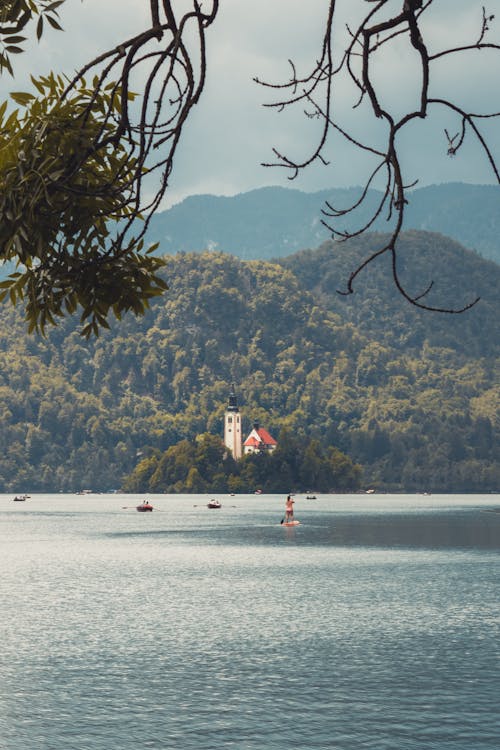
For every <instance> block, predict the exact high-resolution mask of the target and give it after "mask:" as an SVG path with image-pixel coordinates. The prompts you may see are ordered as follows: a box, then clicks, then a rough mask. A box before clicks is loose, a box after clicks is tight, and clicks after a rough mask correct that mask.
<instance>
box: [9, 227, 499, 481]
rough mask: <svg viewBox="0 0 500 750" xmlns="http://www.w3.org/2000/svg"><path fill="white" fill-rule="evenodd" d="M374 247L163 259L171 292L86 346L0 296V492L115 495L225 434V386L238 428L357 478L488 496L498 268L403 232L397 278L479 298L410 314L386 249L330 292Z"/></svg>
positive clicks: (495, 459)
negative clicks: (337, 460) (38, 326)
mask: <svg viewBox="0 0 500 750" xmlns="http://www.w3.org/2000/svg"><path fill="white" fill-rule="evenodd" d="M382 241H383V238H382V237H379V236H377V235H372V236H365V237H362V238H359V239H358V240H356V241H354V240H353V241H351V242H349V243H345V244H343V245H340V246H339V245H338V244H336V245H333V244H332V243H326V244H324V245H322V246H321V247H320V248H318V249H317V250H307V251H303V252H299V253H297V254H295V255H292V256H289V257H287V258H284V259H281V260H279V261H275V262H268V261H262V260H252V261H242V260H240V259H238V258H236V257H234V256H231V255H229V254H222V253H208V252H207V253H203V254H184V253H179V254H178V255H175V256H170V257H168V259H167V266H166V269H165V274H166V279H167V281H168V283H169V287H170V289H169V291H168V292H167V293H166V294H165V295H164V296H163V297H162V298H159V299H158V300H157V301H156V302H155V303H154V304H152V306H151V310H150V311H148V313H147V314H146V315H145V316H144V317H142V318H135V317H134V316H132V315H130V316H127V317H125V318H124V319H123V320H122V321H121V322H119V323H116V324H114V326H113V329H112V330H110V331H107V332H105V333H103V335H102V336H101V337H100V338H99V339H97V340H95V341H86V340H84V339H82V338H81V337H80V336H79V335H78V333H77V331H76V327H75V326H74V323H73V322H72V321H71V320H63V321H62V322H61V324H60V326H59V327H58V328H56V329H54V330H52V331H50V332H49V334H48V336H47V338H46V339H41V338H38V337H35V336H33V335H28V334H26V332H25V324H24V321H23V319H22V313H21V310H16V309H12V308H11V307H10V305H5V306H3V307H2V308H1V309H0V410H1V415H2V418H1V420H0V445H1V446H2V449H1V451H0V491H3V492H21V491H25V492H28V491H31V492H36V491H76V490H79V489H82V488H92V489H94V490H101V491H105V490H109V489H118V488H122V487H123V486H126V484H127V482H130V481H131V479H130V478H131V476H132V475H133V474H134V469H136V467H138V466H139V465H140V464H141V462H144V461H145V460H147V459H152V460H153V461H157V462H158V463H160V462H162V465H163V466H166V465H167V466H168V458H164V456H165V455H166V454H167V453H168V451H169V450H170V456H171V455H172V450H174V451H175V450H178V448H176V446H179V444H181V443H182V442H183V441H188V443H189V444H193V441H194V440H195V439H196V438H197V436H200V435H204V434H205V433H208V434H209V435H213V436H218V437H221V436H222V429H223V414H224V409H225V407H226V404H227V398H228V394H229V389H230V384H231V383H233V382H234V383H235V384H236V391H237V394H238V402H239V404H240V410H241V412H242V416H243V432H244V433H245V432H249V431H250V429H251V425H252V423H253V421H254V420H258V421H259V422H260V423H261V424H262V425H263V426H265V427H266V429H268V430H269V431H270V432H271V434H273V435H275V436H276V437H278V436H280V435H293V439H294V440H295V441H299V442H300V443H302V444H303V445H304V446H305V445H310V444H311V442H312V441H316V442H315V443H314V444H315V445H320V446H322V450H323V451H326V452H328V451H329V450H332V449H335V450H337V451H340V452H341V453H342V454H345V455H346V456H347V457H348V458H349V460H350V461H352V462H354V463H356V464H359V465H360V466H361V467H362V475H361V476H360V477H359V481H360V482H361V486H362V487H375V488H377V489H380V490H392V491H396V490H402V491H410V492H412V491H433V492H438V491H443V492H447V491H467V492H468V491H477V492H489V491H498V489H499V488H500V441H499V432H500V390H499V380H498V375H499V348H500V341H499V337H498V320H499V319H500V314H499V313H500V310H499V306H500V302H499V295H498V288H499V282H500V268H499V267H498V265H496V264H495V263H493V262H491V261H486V260H484V259H482V258H480V257H479V256H478V255H476V254H475V253H473V252H470V251H468V250H465V249H464V248H462V247H461V246H459V245H458V244H456V243H455V242H453V241H451V240H449V239H447V238H445V237H442V236H440V235H434V234H428V233H421V232H410V233H407V234H406V235H405V236H404V237H403V239H402V245H401V272H402V274H403V275H404V277H405V280H406V282H407V285H408V286H409V287H410V288H412V289H414V290H415V291H418V290H424V289H426V288H427V287H428V285H429V283H430V281H434V285H433V287H432V289H431V292H430V295H429V297H430V299H431V300H433V301H439V302H444V303H449V302H450V301H452V302H454V303H456V304H457V305H461V304H463V303H466V302H467V301H469V300H470V299H473V298H474V297H475V296H476V295H480V296H481V301H480V302H479V303H478V304H477V305H476V306H475V307H474V308H472V309H471V310H469V311H468V312H466V313H464V314H462V315H436V314H432V313H426V312H424V311H422V310H417V309H415V308H413V307H412V306H410V305H408V304H407V303H405V302H404V301H403V300H402V299H401V298H400V297H398V296H397V294H396V293H395V291H394V287H393V285H392V284H391V282H390V279H389V278H388V276H387V271H388V269H387V267H386V263H385V261H384V260H383V259H380V262H377V264H372V267H371V270H370V273H366V274H362V275H361V276H360V277H359V284H357V285H356V293H355V294H354V295H351V296H349V297H344V296H341V295H339V294H337V293H336V290H337V289H339V288H342V287H343V284H344V283H345V279H346V278H347V276H348V274H349V271H350V270H352V268H353V267H355V264H356V262H357V261H358V260H359V258H361V257H363V255H364V254H365V253H366V250H367V248H368V247H370V248H372V247H374V246H376V243H377V242H382ZM185 445H186V444H185V443H184V446H185ZM325 455H326V453H325ZM136 476H137V474H136ZM165 481H166V482H167V485H166V486H169V487H170V486H171V485H172V484H175V482H169V480H168V476H167V477H166V479H165ZM162 486H165V485H162ZM289 489H291V488H290V487H288V486H286V487H283V488H282V491H288V490H289ZM308 489H311V490H314V489H315V488H314V487H310V488H308Z"/></svg>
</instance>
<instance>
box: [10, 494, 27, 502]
mask: <svg viewBox="0 0 500 750" xmlns="http://www.w3.org/2000/svg"><path fill="white" fill-rule="evenodd" d="M28 497H29V495H16V496H15V497H14V498H13V500H14V502H15V503H24V501H25V500H27V499H28Z"/></svg>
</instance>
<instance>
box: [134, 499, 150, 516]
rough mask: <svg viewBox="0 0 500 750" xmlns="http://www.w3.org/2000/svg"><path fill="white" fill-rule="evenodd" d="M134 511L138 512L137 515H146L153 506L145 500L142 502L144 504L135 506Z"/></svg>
mask: <svg viewBox="0 0 500 750" xmlns="http://www.w3.org/2000/svg"><path fill="white" fill-rule="evenodd" d="M135 509H136V510H138V511H139V513H148V512H151V511H152V510H153V506H152V505H151V503H149V502H148V501H147V500H144V502H143V503H141V504H140V505H137V506H136V508H135Z"/></svg>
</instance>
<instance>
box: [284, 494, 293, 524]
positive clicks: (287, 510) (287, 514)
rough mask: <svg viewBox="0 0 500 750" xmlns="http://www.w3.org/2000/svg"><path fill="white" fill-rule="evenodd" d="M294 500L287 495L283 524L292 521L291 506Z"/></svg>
mask: <svg viewBox="0 0 500 750" xmlns="http://www.w3.org/2000/svg"><path fill="white" fill-rule="evenodd" d="M294 502H295V500H294V499H293V498H292V496H291V495H288V496H287V498H286V502H285V523H288V521H293V504H294Z"/></svg>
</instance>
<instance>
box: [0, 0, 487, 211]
mask: <svg viewBox="0 0 500 750" xmlns="http://www.w3.org/2000/svg"><path fill="white" fill-rule="evenodd" d="M207 1H208V0H207ZM183 2H186V0H177V5H181V4H182V3H183ZM485 2H486V3H488V5H487V11H488V13H492V14H496V16H497V18H496V19H494V21H492V23H491V35H490V40H491V41H496V42H499V41H500V0H482V2H476V1H475V0H435V3H434V6H433V8H434V10H433V14H432V16H430V15H429V16H428V18H429V20H428V22H427V23H426V24H425V26H424V31H425V34H426V37H425V38H426V39H429V40H430V42H431V45H432V48H433V49H436V50H438V49H442V48H444V47H445V46H447V45H450V44H451V45H452V46H455V44H456V40H459V41H466V40H468V41H470V40H471V39H476V38H477V36H478V32H479V28H480V25H481V17H482V15H481V7H482V4H483V3H485ZM391 5H392V7H394V8H395V9H396V10H398V9H400V8H401V5H402V0H399V2H396V0H394V2H393V3H391ZM148 6H149V3H148V2H147V0H105V1H104V2H103V0H67V2H66V3H65V4H64V5H63V6H62V8H61V9H60V19H61V24H62V25H63V27H64V29H65V31H64V33H60V32H56V31H52V30H50V31H48V32H47V33H46V34H45V35H44V36H43V37H42V40H41V42H40V43H36V42H34V43H32V44H30V45H29V46H28V47H27V52H26V54H24V55H18V56H16V61H15V62H16V68H15V73H16V79H15V81H12V79H11V78H10V77H9V76H5V75H4V76H3V77H2V78H1V79H0V95H1V96H2V97H5V96H6V95H7V93H8V92H9V91H12V90H17V91H19V90H26V89H27V83H26V81H27V80H28V76H29V73H30V72H36V73H45V72H48V71H49V70H54V71H55V72H67V73H68V74H70V73H71V72H72V71H74V70H76V69H77V68H78V67H79V66H80V65H82V64H84V63H85V62H87V61H88V60H90V59H91V58H93V57H94V56H96V55H98V54H99V53H100V52H102V51H104V50H106V49H108V48H109V47H111V46H113V45H115V44H117V43H118V42H119V41H120V40H121V39H125V38H128V37H129V36H132V35H133V34H135V33H137V31H138V29H141V28H143V27H145V25H147V19H148ZM372 7H373V6H372ZM327 8H328V3H327V0H307V2H304V0H252V1H251V2H249V1H248V0H221V8H220V11H219V16H218V18H217V19H216V21H215V23H214V25H213V26H212V27H211V28H210V29H209V30H208V32H207V47H208V78H207V84H206V88H205V91H204V93H203V95H202V99H201V101H200V103H199V105H198V106H197V108H196V110H195V111H194V112H193V113H192V115H191V118H190V120H189V122H188V124H187V126H186V128H185V131H184V134H183V138H182V141H181V144H180V146H179V148H178V152H177V155H176V159H175V163H174V170H173V173H172V176H171V179H170V187H169V191H168V193H167V197H166V200H165V203H164V204H163V206H162V208H167V207H168V206H169V205H172V204H174V203H176V202H178V201H180V200H182V199H183V198H185V197H186V196H188V195H193V194H201V193H212V194H217V195H234V194H237V193H240V192H246V191H248V190H252V189H254V188H258V187H262V186H264V185H281V186H283V187H292V188H298V189H301V190H305V191H310V192H313V191H316V190H322V189H325V188H333V187H346V186H356V185H361V184H363V183H364V181H365V180H366V178H367V176H368V174H369V173H370V171H371V167H372V163H371V162H367V160H366V158H365V157H364V156H363V155H362V154H360V153H359V152H358V151H357V150H354V149H352V148H349V147H347V145H346V144H345V142H344V141H342V140H340V139H337V138H334V137H332V138H331V139H329V141H328V144H327V150H326V156H327V158H328V160H329V165H328V166H324V165H321V164H317V165H313V166H312V167H310V168H308V169H307V170H306V171H305V172H303V173H302V174H301V175H300V176H299V177H298V178H297V179H295V180H293V181H290V180H289V179H288V175H287V173H286V172H285V171H284V170H282V169H275V168H266V167H263V166H262V162H266V161H269V160H272V148H273V147H277V148H278V149H279V150H280V151H284V152H285V153H287V154H289V155H291V156H293V157H297V158H298V159H300V158H301V157H303V156H305V155H306V154H307V152H308V149H309V148H310V146H311V144H312V143H313V142H314V136H315V133H317V128H318V121H317V120H311V119H308V118H306V117H304V116H303V114H302V112H296V113H292V112H286V111H285V112H281V113H278V112H276V111H275V110H272V109H269V108H266V107H264V106H263V104H264V103H266V102H270V101H272V96H271V95H270V92H269V91H268V90H265V89H263V88H262V87H260V86H258V85H257V84H256V83H255V82H254V81H253V80H252V79H253V77H254V76H257V77H259V78H261V79H263V80H269V81H272V82H282V81H285V80H286V79H287V77H288V76H289V72H290V68H289V63H288V62H287V61H288V59H293V60H294V62H296V64H297V68H298V69H299V70H300V71H303V72H305V71H307V70H308V69H309V68H310V67H311V65H312V64H313V62H314V61H315V59H316V57H317V54H318V49H319V46H320V43H321V38H322V32H323V28H324V19H325V15H326V12H327ZM369 8H370V6H369V5H368V3H367V2H364V0H337V9H338V13H339V19H338V20H339V23H338V25H337V32H336V37H335V38H336V41H337V44H338V46H337V49H340V43H341V42H342V40H343V39H344V38H345V37H344V36H343V35H344V33H345V22H349V23H350V24H351V25H352V26H356V22H359V20H360V18H361V17H362V15H361V14H362V13H363V12H366V11H367V9H369ZM499 69H500V52H496V53H492V54H488V53H487V54H486V55H484V56H482V57H481V56H480V55H479V54H478V53H474V54H473V55H472V56H471V55H460V56H459V57H458V58H457V59H456V61H455V63H454V64H453V65H448V64H446V63H443V62H441V63H439V64H438V65H437V66H436V69H435V78H433V82H434V89H433V94H434V95H435V96H436V97H437V96H442V95H443V94H445V92H451V93H452V94H453V96H455V97H457V100H458V101H459V103H460V104H464V105H467V106H470V107H471V108H473V109H474V110H475V111H500V89H499V87H498V82H497V81H498V74H496V71H498V70H499ZM416 73H417V68H416V66H415V60H414V58H412V56H411V55H409V54H408V51H407V49H406V48H405V47H404V46H403V44H402V43H401V42H397V43H396V44H395V45H394V49H393V50H392V51H391V52H390V53H388V54H385V55H384V57H383V59H381V60H380V62H378V63H377V67H376V68H375V69H374V75H375V77H376V80H377V82H378V83H379V84H380V85H381V86H382V87H383V91H384V97H385V98H384V104H387V105H388V106H390V107H391V108H392V109H393V110H394V111H396V112H397V113H399V114H401V113H403V112H404V111H405V107H409V108H410V109H412V108H413V107H414V102H415V97H418V77H417V75H416ZM355 100H356V97H355V96H354V93H353V91H352V89H350V88H349V87H348V86H347V84H346V81H339V83H338V85H336V88H335V99H334V106H335V113H336V115H337V116H338V117H339V118H340V119H341V122H342V123H343V124H345V125H347V126H348V127H349V128H351V129H352V132H353V133H355V134H356V135H357V136H359V137H366V138H369V139H370V142H372V143H373V144H374V145H377V144H380V141H379V139H380V138H382V137H383V129H381V123H380V122H379V121H376V120H375V119H374V118H373V117H372V116H371V115H370V112H369V111H368V108H363V107H362V108H360V109H353V104H354V102H355ZM499 125H500V122H497V123H496V124H493V123H492V122H486V121H482V127H484V128H485V132H486V134H487V135H488V137H489V138H490V139H491V140H490V143H491V145H492V147H493V150H494V152H495V153H496V155H498V157H499V158H500V135H499V134H498V131H500V127H499ZM417 126H418V127H417ZM417 126H414V127H412V129H411V130H410V131H409V132H408V133H407V134H406V135H404V136H402V138H401V147H402V154H403V167H404V171H405V176H406V180H407V182H413V181H414V180H417V179H418V180H419V182H418V184H419V185H421V186H423V185H428V184H434V183H441V182H452V181H459V182H469V183H491V182H494V176H493V174H492V172H491V170H490V169H489V166H488V164H487V162H486V160H485V158H484V155H483V154H482V153H481V151H480V150H479V149H478V148H477V146H475V145H474V144H473V142H472V139H471V140H470V142H469V143H468V145H467V147H466V148H464V149H463V151H462V152H461V153H460V155H459V156H457V157H455V158H453V159H450V158H449V157H447V156H446V139H445V136H444V128H447V129H448V131H449V132H450V133H455V132H456V131H457V130H458V125H457V121H456V118H455V117H451V116H450V115H449V114H446V112H444V111H443V109H442V108H441V110H440V111H437V112H436V114H435V115H431V116H429V117H428V118H427V119H426V120H425V121H419V122H418V123H417Z"/></svg>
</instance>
